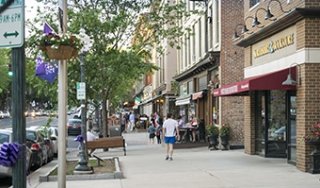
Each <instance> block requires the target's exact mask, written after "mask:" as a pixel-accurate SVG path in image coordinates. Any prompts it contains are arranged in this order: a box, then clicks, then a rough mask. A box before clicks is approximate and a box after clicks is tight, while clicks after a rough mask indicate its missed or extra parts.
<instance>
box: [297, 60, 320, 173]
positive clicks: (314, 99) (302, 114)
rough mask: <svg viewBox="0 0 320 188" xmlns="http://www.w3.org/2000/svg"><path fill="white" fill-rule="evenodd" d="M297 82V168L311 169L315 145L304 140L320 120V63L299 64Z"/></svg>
mask: <svg viewBox="0 0 320 188" xmlns="http://www.w3.org/2000/svg"><path fill="white" fill-rule="evenodd" d="M298 76H300V79H299V82H298V84H297V164H296V165H297V168H298V169H300V170H302V171H309V170H310V168H311V156H310V154H311V152H312V150H313V146H311V145H310V144H307V143H306V142H305V141H304V137H305V136H306V135H311V132H310V130H311V127H312V126H313V125H315V124H316V123H317V122H319V121H320V105H319V104H320V95H319V93H320V63H307V64H302V65H300V66H299V73H298Z"/></svg>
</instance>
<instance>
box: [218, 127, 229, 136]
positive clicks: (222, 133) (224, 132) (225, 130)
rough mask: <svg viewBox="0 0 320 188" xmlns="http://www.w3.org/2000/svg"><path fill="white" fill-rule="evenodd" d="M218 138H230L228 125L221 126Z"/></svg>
mask: <svg viewBox="0 0 320 188" xmlns="http://www.w3.org/2000/svg"><path fill="white" fill-rule="evenodd" d="M220 136H230V127H229V126H228V125H223V126H221V128H220Z"/></svg>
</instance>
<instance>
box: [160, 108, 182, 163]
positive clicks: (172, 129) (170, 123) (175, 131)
mask: <svg viewBox="0 0 320 188" xmlns="http://www.w3.org/2000/svg"><path fill="white" fill-rule="evenodd" d="M162 132H163V135H164V143H165V144H166V151H167V156H166V158H165V159H166V160H170V161H172V160H173V158H172V155H173V144H174V143H175V142H176V135H177V139H178V140H180V135H179V128H178V122H177V121H176V120H174V119H172V114H171V113H168V114H167V119H166V120H165V121H164V123H163V128H162Z"/></svg>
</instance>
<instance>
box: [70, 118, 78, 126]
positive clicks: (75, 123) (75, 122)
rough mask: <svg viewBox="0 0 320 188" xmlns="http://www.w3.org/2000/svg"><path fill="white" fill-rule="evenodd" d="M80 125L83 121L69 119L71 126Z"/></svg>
mask: <svg viewBox="0 0 320 188" xmlns="http://www.w3.org/2000/svg"><path fill="white" fill-rule="evenodd" d="M78 124H81V120H78V119H69V125H78Z"/></svg>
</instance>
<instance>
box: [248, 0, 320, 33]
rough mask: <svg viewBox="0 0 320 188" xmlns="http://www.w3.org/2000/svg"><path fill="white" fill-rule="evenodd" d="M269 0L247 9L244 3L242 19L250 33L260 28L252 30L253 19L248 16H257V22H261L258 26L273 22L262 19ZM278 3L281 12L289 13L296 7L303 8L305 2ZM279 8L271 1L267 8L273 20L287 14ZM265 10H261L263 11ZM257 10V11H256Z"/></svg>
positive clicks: (280, 0)
mask: <svg viewBox="0 0 320 188" xmlns="http://www.w3.org/2000/svg"><path fill="white" fill-rule="evenodd" d="M312 1H313V2H315V1H317V0H312ZM269 2H270V0H267V1H263V0H261V1H260V3H259V5H258V6H254V7H251V8H250V7H249V1H245V5H244V9H245V11H244V18H246V23H245V24H246V26H247V28H248V29H249V30H250V31H253V32H257V31H259V30H260V28H258V27H255V28H252V26H251V25H252V22H253V19H252V18H248V17H250V16H252V17H255V16H257V18H258V20H259V22H261V25H260V26H263V27H266V26H267V25H269V24H272V23H273V22H274V21H271V20H265V19H264V17H265V15H266V11H265V10H266V9H267V8H268V4H269ZM279 2H281V6H282V9H283V11H286V12H287V11H291V10H294V9H295V8H297V7H300V8H303V7H305V2H304V1H301V0H293V1H291V2H290V3H289V4H288V3H287V0H279ZM281 6H280V4H279V3H278V2H277V1H272V2H271V3H270V5H269V8H270V10H271V13H272V14H273V15H274V18H276V19H277V20H278V19H280V18H281V17H283V16H285V15H286V14H287V13H286V12H283V11H282V10H281ZM261 8H263V9H265V10H263V9H261ZM258 9H259V10H258Z"/></svg>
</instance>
